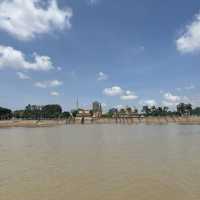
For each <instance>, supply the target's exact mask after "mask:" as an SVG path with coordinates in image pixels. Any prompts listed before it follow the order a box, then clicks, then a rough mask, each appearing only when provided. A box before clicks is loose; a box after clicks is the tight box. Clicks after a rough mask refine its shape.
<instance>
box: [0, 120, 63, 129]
mask: <svg viewBox="0 0 200 200" xmlns="http://www.w3.org/2000/svg"><path fill="white" fill-rule="evenodd" d="M63 124H66V121H65V120H64V121H63V120H40V121H38V120H7V121H0V128H12V127H27V128H37V127H53V126H59V125H63Z"/></svg>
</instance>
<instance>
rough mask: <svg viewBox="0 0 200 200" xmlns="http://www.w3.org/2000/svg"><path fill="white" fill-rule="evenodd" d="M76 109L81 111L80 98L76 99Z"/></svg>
mask: <svg viewBox="0 0 200 200" xmlns="http://www.w3.org/2000/svg"><path fill="white" fill-rule="evenodd" d="M76 109H77V110H78V109H79V101H78V97H77V99H76Z"/></svg>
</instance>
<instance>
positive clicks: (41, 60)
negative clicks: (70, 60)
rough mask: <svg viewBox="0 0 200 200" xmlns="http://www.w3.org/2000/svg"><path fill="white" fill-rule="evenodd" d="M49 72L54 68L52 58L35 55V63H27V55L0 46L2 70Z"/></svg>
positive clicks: (0, 67) (11, 48)
mask: <svg viewBox="0 0 200 200" xmlns="http://www.w3.org/2000/svg"><path fill="white" fill-rule="evenodd" d="M4 68H10V69H17V70H35V71H48V70H51V69H53V68H54V66H53V63H52V61H51V58H50V57H48V56H40V55H38V54H36V53H34V54H33V61H32V62H30V61H27V60H26V58H25V55H24V54H23V53H22V52H21V51H19V50H16V49H14V48H13V47H9V46H2V45H0V69H4Z"/></svg>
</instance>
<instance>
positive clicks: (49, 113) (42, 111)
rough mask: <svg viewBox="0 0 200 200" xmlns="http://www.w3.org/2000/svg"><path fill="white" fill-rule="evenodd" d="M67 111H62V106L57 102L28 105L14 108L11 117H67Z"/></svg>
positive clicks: (68, 114)
mask: <svg viewBox="0 0 200 200" xmlns="http://www.w3.org/2000/svg"><path fill="white" fill-rule="evenodd" d="M70 116H71V114H70V113H69V112H62V107H61V106H60V105H57V104H53V105H45V106H37V105H28V106H26V108H25V109H24V110H16V111H14V112H13V117H14V118H16V119H34V120H40V119H58V118H68V117H70Z"/></svg>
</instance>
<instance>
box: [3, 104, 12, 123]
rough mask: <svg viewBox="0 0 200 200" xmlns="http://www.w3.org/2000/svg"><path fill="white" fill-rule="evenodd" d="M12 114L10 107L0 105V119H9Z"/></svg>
mask: <svg viewBox="0 0 200 200" xmlns="http://www.w3.org/2000/svg"><path fill="white" fill-rule="evenodd" d="M12 116H13V115H12V111H11V110H10V109H8V108H2V107H0V120H9V119H11V118H12Z"/></svg>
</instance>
